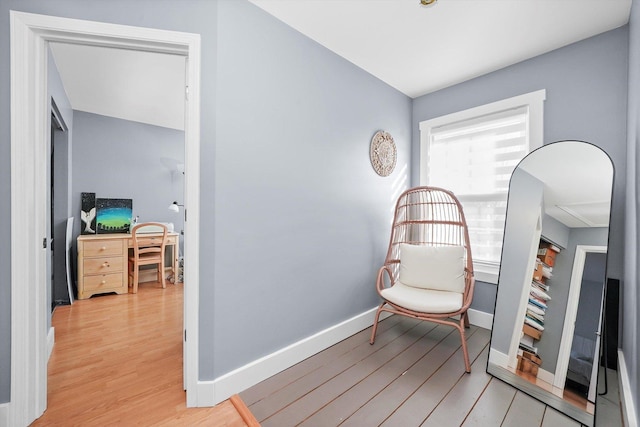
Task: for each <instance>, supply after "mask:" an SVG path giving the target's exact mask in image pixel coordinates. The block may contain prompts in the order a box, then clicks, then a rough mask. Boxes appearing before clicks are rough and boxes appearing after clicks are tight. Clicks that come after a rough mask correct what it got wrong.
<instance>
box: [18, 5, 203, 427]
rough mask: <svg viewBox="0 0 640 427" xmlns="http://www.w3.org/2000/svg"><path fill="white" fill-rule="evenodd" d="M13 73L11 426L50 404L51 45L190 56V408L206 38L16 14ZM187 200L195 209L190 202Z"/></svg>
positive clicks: (187, 169)
mask: <svg viewBox="0 0 640 427" xmlns="http://www.w3.org/2000/svg"><path fill="white" fill-rule="evenodd" d="M10 24H11V29H10V72H11V113H12V114H11V227H12V229H13V230H22V231H21V232H20V233H12V235H11V336H12V340H11V402H9V405H8V415H7V420H8V422H7V424H8V425H28V424H30V423H31V422H32V421H33V420H35V419H36V418H37V417H39V416H40V415H41V414H42V413H43V412H44V410H45V408H46V401H47V399H46V398H47V394H46V393H47V323H46V314H47V307H46V293H45V286H44V283H46V281H45V274H44V270H45V268H44V265H45V264H44V256H45V251H44V250H43V249H42V238H43V236H45V232H44V224H46V222H47V221H46V218H47V211H48V210H47V209H46V206H45V205H46V185H45V183H46V176H45V173H44V171H45V170H46V167H44V166H45V165H46V164H47V163H46V162H47V161H48V159H47V156H46V155H45V153H46V152H47V150H46V148H47V141H48V132H49V130H48V129H47V128H46V126H45V123H47V118H48V114H47V113H48V108H49V102H48V98H47V79H46V76H47V73H46V71H47V54H48V53H47V49H46V47H47V44H48V42H49V41H60V42H69V43H82V44H89V45H99V46H109V47H126V48H129V49H134V50H145V51H151V52H161V53H171V54H179V55H184V56H188V59H189V60H188V61H187V62H188V64H190V65H188V66H187V76H188V81H189V86H190V90H189V94H190V95H189V96H190V97H191V99H190V101H189V102H187V103H186V106H187V109H186V110H187V111H186V120H185V165H186V167H185V205H187V203H188V210H189V215H188V223H185V233H186V236H187V238H186V239H185V256H188V259H187V258H185V263H186V264H188V268H187V269H186V271H185V301H186V302H185V304H186V305H187V306H188V307H189V308H188V310H186V313H187V314H186V316H185V328H186V329H188V330H189V337H190V339H189V341H188V342H187V343H186V344H185V345H186V355H187V357H185V360H184V363H185V366H186V367H185V374H186V376H187V378H186V385H187V406H194V405H195V402H197V401H198V399H197V396H196V393H197V377H198V339H199V332H198V317H199V315H198V311H199V304H198V298H199V296H198V290H199V258H200V257H199V215H200V204H199V197H200V170H199V166H200V160H199V150H200V36H199V35H198V34H189V33H181V32H176V31H167V30H156V29H151V28H140V27H131V26H125V25H116V24H107V23H101V22H92V21H83V20H77V19H68V18H59V17H53V16H45V15H36V14H30V13H24V12H16V11H10ZM187 201H188V202H187Z"/></svg>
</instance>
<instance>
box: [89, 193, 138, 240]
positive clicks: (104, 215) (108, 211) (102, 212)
mask: <svg viewBox="0 0 640 427" xmlns="http://www.w3.org/2000/svg"><path fill="white" fill-rule="evenodd" d="M96 211H97V214H98V218H97V229H98V234H107V233H128V232H129V228H130V227H131V215H132V213H133V200H132V199H96Z"/></svg>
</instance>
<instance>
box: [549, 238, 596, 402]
mask: <svg viewBox="0 0 640 427" xmlns="http://www.w3.org/2000/svg"><path fill="white" fill-rule="evenodd" d="M587 253H607V247H606V246H590V245H577V246H576V252H575V255H574V258H573V269H572V271H571V279H570V281H569V296H568V297H567V307H566V311H565V315H564V323H563V325H564V328H563V329H562V338H561V339H560V349H559V350H558V361H557V362H556V374H557V375H556V378H555V380H554V381H553V385H554V386H555V387H558V388H560V389H563V390H564V384H565V382H566V380H567V370H568V369H569V358H570V355H571V345H572V344H573V333H574V331H575V323H576V317H577V316H578V301H579V300H580V289H581V288H582V275H583V273H584V263H585V261H586V259H587ZM601 314H602V313H599V316H598V317H601ZM598 342H599V341H598ZM596 348H600V347H599V346H597V345H596ZM593 364H594V365H595V366H598V364H599V358H598V352H597V351H596V352H595V357H594V363H593ZM591 382H592V383H593V381H591Z"/></svg>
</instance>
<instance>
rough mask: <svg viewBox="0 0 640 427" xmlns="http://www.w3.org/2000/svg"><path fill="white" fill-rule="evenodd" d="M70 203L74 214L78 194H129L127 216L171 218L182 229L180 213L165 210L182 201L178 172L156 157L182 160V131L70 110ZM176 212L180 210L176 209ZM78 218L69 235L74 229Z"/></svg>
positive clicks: (119, 196)
mask: <svg viewBox="0 0 640 427" xmlns="http://www.w3.org/2000/svg"><path fill="white" fill-rule="evenodd" d="M73 123H74V127H73V187H72V197H71V199H72V207H73V212H74V214H75V216H76V217H79V214H80V200H81V193H83V192H89V193H96V197H97V198H111V199H132V200H133V215H134V216H139V217H140V221H141V222H148V221H157V222H173V224H174V227H175V228H174V229H175V231H176V232H178V233H179V232H180V230H182V229H183V228H184V221H183V216H182V213H179V214H176V213H174V212H171V211H169V209H168V207H169V205H170V204H171V203H172V202H173V201H174V200H175V201H177V202H178V203H180V204H182V200H183V192H184V191H183V190H184V176H183V175H182V174H181V173H175V172H173V173H172V172H171V171H170V170H169V169H168V168H167V167H166V166H165V165H164V164H163V163H162V162H161V158H162V157H168V158H171V159H175V160H178V161H180V162H184V132H183V131H180V130H175V129H168V128H163V127H159V126H152V125H147V124H143V123H138V122H132V121H128V120H121V119H116V118H112V117H105V116H101V115H98V114H91V113H86V112H82V111H74V112H73ZM181 212H182V211H181ZM80 226H81V224H80V221H77V222H76V223H75V226H74V237H77V236H78V235H79V234H80Z"/></svg>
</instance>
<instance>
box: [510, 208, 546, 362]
mask: <svg viewBox="0 0 640 427" xmlns="http://www.w3.org/2000/svg"><path fill="white" fill-rule="evenodd" d="M541 234H542V211H540V212H539V213H538V218H537V220H536V226H535V229H534V231H533V235H532V236H531V242H530V246H529V256H528V257H527V259H529V260H531V262H530V263H528V264H527V269H526V271H525V272H524V276H523V282H522V285H521V286H520V289H522V291H521V294H520V301H519V305H518V312H517V313H516V317H515V319H516V324H517V325H520V322H522V323H524V321H525V316H526V314H527V305H528V304H529V290H530V289H531V278H532V277H533V270H534V263H533V260H534V259H536V256H537V254H538V246H539V245H540V235H541ZM521 336H522V328H521V327H517V328H515V327H514V328H513V333H512V334H511V341H510V342H509V363H508V364H507V365H505V366H509V367H510V368H514V369H515V367H516V365H517V364H518V358H517V355H518V348H519V347H520V338H521Z"/></svg>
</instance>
